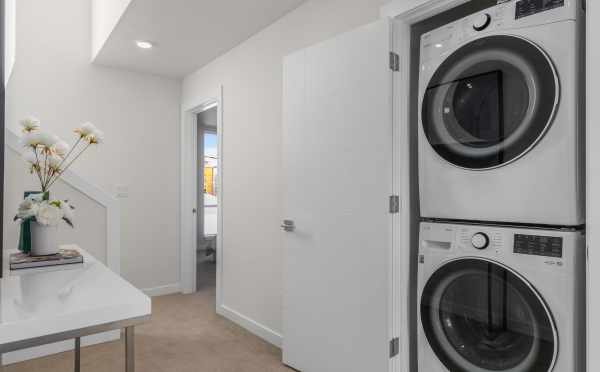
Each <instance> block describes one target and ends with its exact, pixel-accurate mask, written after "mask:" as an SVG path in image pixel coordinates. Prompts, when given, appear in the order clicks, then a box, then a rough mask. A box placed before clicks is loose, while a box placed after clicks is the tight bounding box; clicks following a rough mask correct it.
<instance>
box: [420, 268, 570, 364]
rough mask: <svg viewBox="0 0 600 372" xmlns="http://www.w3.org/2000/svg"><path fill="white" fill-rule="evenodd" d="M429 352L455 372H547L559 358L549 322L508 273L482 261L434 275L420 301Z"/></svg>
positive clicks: (526, 288) (529, 290) (534, 296)
mask: <svg viewBox="0 0 600 372" xmlns="http://www.w3.org/2000/svg"><path fill="white" fill-rule="evenodd" d="M420 311H421V323H422V326H423V328H424V331H425V335H426V337H427V340H428V341H429V344H430V345H431V348H432V349H433V350H434V352H435V353H436V355H437V356H438V358H439V359H440V361H441V362H442V363H444V365H445V366H446V367H447V368H448V369H449V370H450V371H453V372H491V371H496V372H498V371H502V372H522V371H528V372H548V371H551V370H552V368H553V366H554V363H555V360H556V355H557V346H558V340H557V333H556V328H555V325H554V322H553V319H552V316H551V314H550V312H549V310H548V308H547V306H546V304H545V303H544V301H543V300H542V298H541V297H540V296H539V294H538V293H537V292H536V291H535V289H534V288H533V287H531V285H530V284H528V283H527V282H526V281H525V280H524V279H523V278H521V277H520V276H518V275H517V274H516V273H514V272H512V271H511V270H510V269H508V268H506V267H503V266H501V265H499V264H497V263H494V262H491V261H487V260H483V259H463V260H456V261H452V262H450V263H448V264H446V265H444V266H443V267H441V268H440V269H439V270H437V271H436V272H435V273H434V274H433V275H432V276H431V278H430V279H429V281H428V282H427V284H426V286H425V288H424V291H423V294H422V297H421V309H420Z"/></svg>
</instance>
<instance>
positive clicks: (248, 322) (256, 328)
mask: <svg viewBox="0 0 600 372" xmlns="http://www.w3.org/2000/svg"><path fill="white" fill-rule="evenodd" d="M217 314H219V315H221V316H223V317H225V318H227V319H229V320H231V321H232V322H234V323H236V324H238V325H240V326H241V327H243V328H245V329H247V330H248V331H250V332H251V333H252V334H254V335H256V336H258V337H260V338H262V339H263V340H265V341H267V342H268V343H270V344H272V345H275V346H277V347H279V348H281V345H282V343H283V336H282V335H280V334H279V333H277V332H275V331H274V330H272V329H270V328H269V327H267V326H264V325H262V324H260V323H258V322H256V321H254V320H252V319H250V318H248V317H246V316H244V315H242V314H240V313H238V312H237V311H235V310H233V309H231V308H229V307H227V306H225V305H221V306H220V307H217Z"/></svg>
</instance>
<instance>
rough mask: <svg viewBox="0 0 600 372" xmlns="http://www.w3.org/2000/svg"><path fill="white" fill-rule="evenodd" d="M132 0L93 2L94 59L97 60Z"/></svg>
mask: <svg viewBox="0 0 600 372" xmlns="http://www.w3.org/2000/svg"><path fill="white" fill-rule="evenodd" d="M131 2H132V0H92V9H91V12H92V59H93V58H96V56H97V55H98V52H99V51H100V49H102V46H103V45H104V43H105V42H106V40H108V37H109V36H110V34H111V33H112V31H113V29H114V28H115V26H116V25H117V23H118V22H119V20H120V19H121V17H122V16H123V14H124V13H125V11H126V10H127V7H128V6H129V4H131Z"/></svg>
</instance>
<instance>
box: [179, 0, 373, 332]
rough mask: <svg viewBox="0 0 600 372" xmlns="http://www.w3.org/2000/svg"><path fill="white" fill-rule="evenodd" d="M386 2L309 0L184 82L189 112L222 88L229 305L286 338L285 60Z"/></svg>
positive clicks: (363, 18)
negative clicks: (284, 203) (283, 289)
mask: <svg viewBox="0 0 600 372" xmlns="http://www.w3.org/2000/svg"><path fill="white" fill-rule="evenodd" d="M383 3H385V0H313V1H308V2H306V3H305V4H303V5H302V6H300V7H299V8H297V9H296V10H294V11H293V12H291V13H289V14H287V15H286V16H285V17H283V18H282V19H280V20H279V21H278V22H276V23H275V24H273V25H271V26H269V27H268V28H266V29H265V30H263V31H261V32H260V33H258V34H257V35H255V36H253V37H252V38H250V39H249V40H248V41H246V42H244V43H242V44H241V45H239V46H238V47H236V48H235V49H233V50H232V51H230V52H229V53H227V54H225V55H223V56H221V57H219V58H218V59H216V60H215V61H213V62H212V63H210V64H209V65H207V66H205V67H204V68H202V69H200V70H199V71H197V72H195V73H194V74H192V75H190V76H188V77H186V79H185V80H184V84H183V97H182V107H183V110H184V111H185V110H188V109H191V108H192V107H194V106H196V105H198V104H199V103H201V102H202V101H203V100H205V99H206V98H208V97H211V96H212V95H213V92H214V91H217V90H218V86H219V84H223V90H224V97H223V109H224V112H223V154H222V155H223V198H224V199H223V233H224V236H223V281H222V282H223V303H224V304H225V306H226V307H228V308H229V309H232V310H234V311H236V312H238V313H240V314H242V315H243V316H245V317H248V318H250V319H251V320H253V321H255V322H257V323H259V324H260V325H262V326H263V327H265V328H268V329H270V330H273V331H274V332H276V333H279V334H280V333H281V329H282V325H281V322H282V311H281V306H282V251H281V249H282V236H281V234H282V233H281V230H280V227H279V225H280V224H281V220H282V219H283V217H284V216H282V193H281V184H282V169H281V167H282V164H281V153H282V148H281V120H282V117H281V116H282V113H281V105H282V75H283V71H282V69H283V67H282V58H283V57H284V56H285V55H287V54H289V53H290V52H292V51H294V50H297V49H300V48H303V47H306V46H309V45H311V44H314V43H316V42H319V41H322V40H325V39H327V38H330V37H332V36H334V35H336V34H338V33H341V32H344V31H348V30H351V29H354V28H356V27H358V26H360V25H362V24H365V23H368V22H371V21H374V20H376V19H377V18H378V14H379V8H380V6H381V5H382V4H383ZM259 174H260V176H258V175H259ZM315 259H318V257H315Z"/></svg>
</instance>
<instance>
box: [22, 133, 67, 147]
mask: <svg viewBox="0 0 600 372" xmlns="http://www.w3.org/2000/svg"><path fill="white" fill-rule="evenodd" d="M57 142H58V137H56V136H55V135H53V134H50V133H40V132H27V133H25V134H24V135H23V137H21V144H22V145H23V146H25V147H37V146H45V147H48V148H51V147H52V146H54V144H56V143H57Z"/></svg>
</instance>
